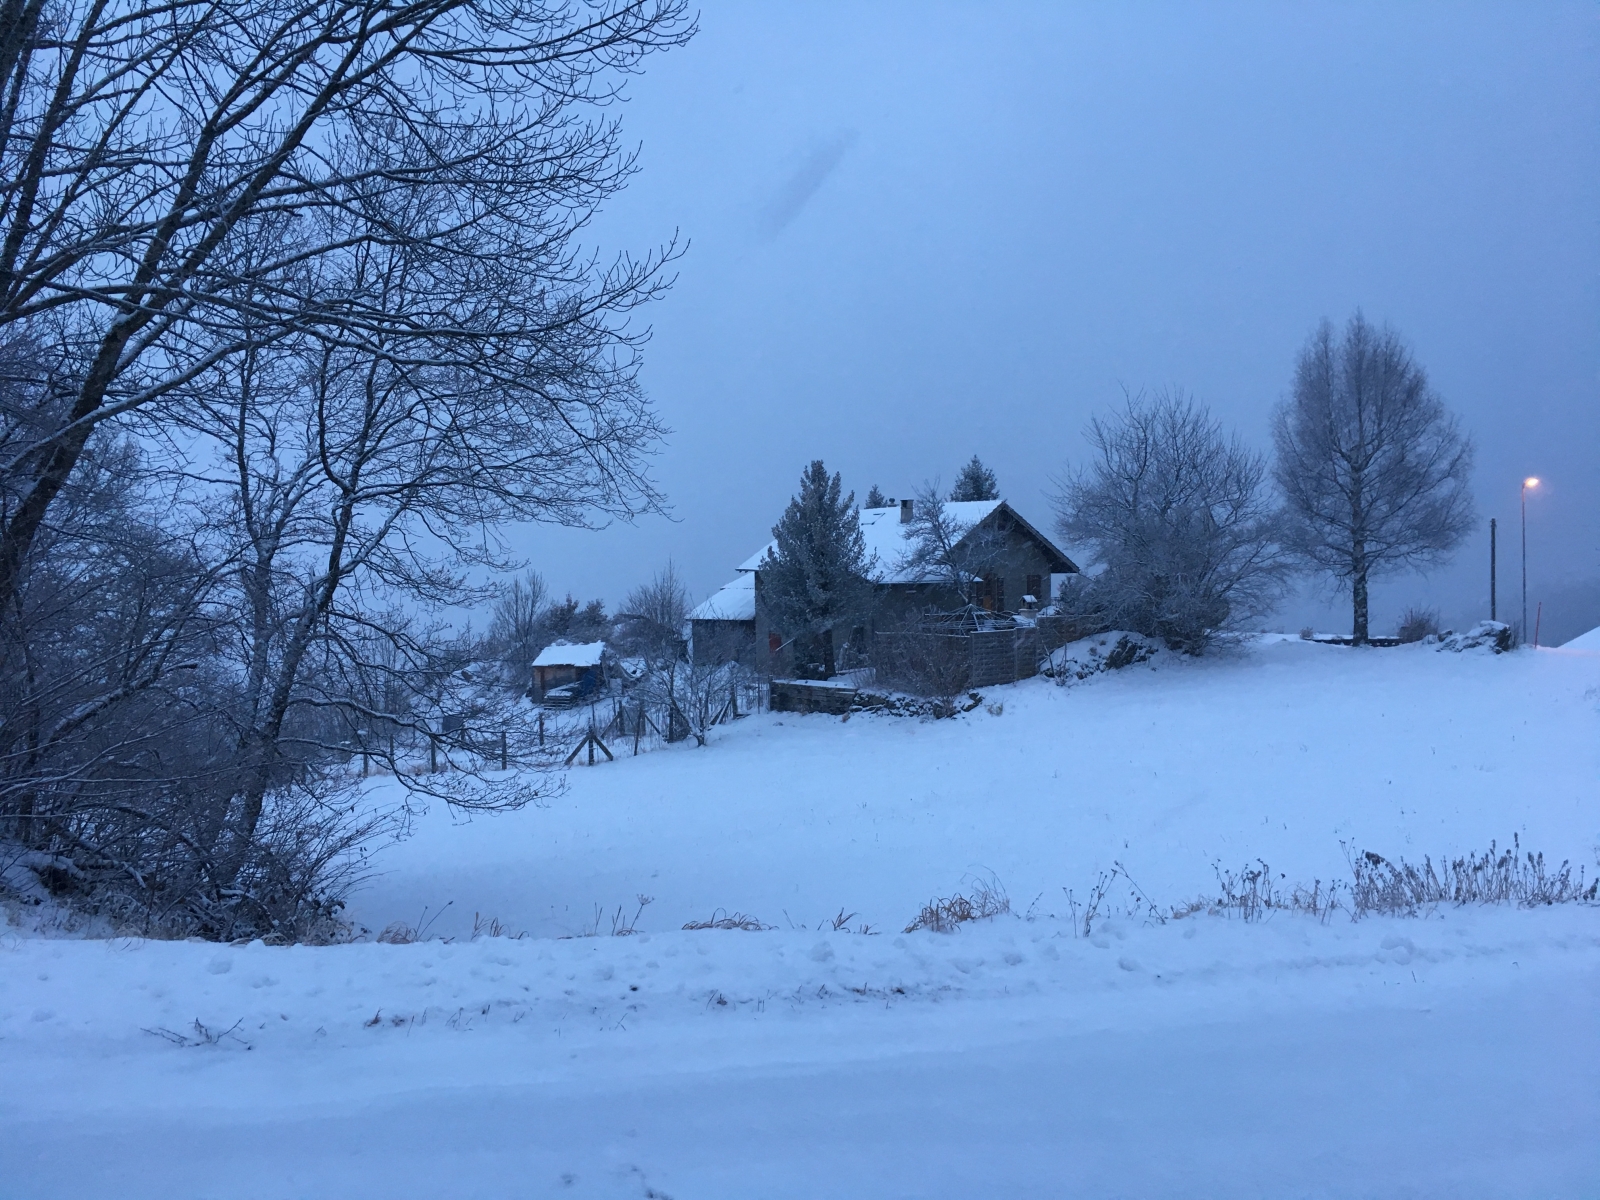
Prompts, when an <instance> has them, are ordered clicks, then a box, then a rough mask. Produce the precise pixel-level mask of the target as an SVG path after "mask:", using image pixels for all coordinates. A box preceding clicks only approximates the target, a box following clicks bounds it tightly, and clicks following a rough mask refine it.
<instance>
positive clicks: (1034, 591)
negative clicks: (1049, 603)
mask: <svg viewBox="0 0 1600 1200" xmlns="http://www.w3.org/2000/svg"><path fill="white" fill-rule="evenodd" d="M1043 586H1044V576H1042V575H1029V576H1028V587H1027V592H1028V595H1030V596H1032V597H1033V598H1034V599H1035V600H1039V601H1043V600H1044V599H1046V597H1045V595H1044V593H1043V592H1041V591H1040V590H1039V589H1040V588H1042V587H1043Z"/></svg>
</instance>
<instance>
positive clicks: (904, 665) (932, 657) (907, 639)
mask: <svg viewBox="0 0 1600 1200" xmlns="http://www.w3.org/2000/svg"><path fill="white" fill-rule="evenodd" d="M872 653H873V660H874V663H873V665H874V666H875V667H876V668H877V672H878V679H879V680H880V681H881V682H883V683H884V684H887V685H888V686H889V687H891V688H894V689H895V690H896V691H901V692H906V693H908V694H910V695H912V696H921V697H924V698H926V699H929V700H933V701H935V702H936V711H935V713H934V715H936V716H951V715H953V714H954V713H955V712H956V711H957V705H956V698H957V697H958V696H960V695H962V694H963V693H964V692H966V691H967V690H968V686H969V684H970V682H971V679H972V645H971V640H970V639H969V638H966V637H963V636H961V635H959V634H945V633H928V632H924V631H921V630H920V629H918V628H916V627H915V626H914V624H913V625H908V626H907V627H906V628H904V629H900V630H896V631H894V632H891V633H883V634H879V635H878V636H877V637H876V638H874V639H873V651H872Z"/></svg>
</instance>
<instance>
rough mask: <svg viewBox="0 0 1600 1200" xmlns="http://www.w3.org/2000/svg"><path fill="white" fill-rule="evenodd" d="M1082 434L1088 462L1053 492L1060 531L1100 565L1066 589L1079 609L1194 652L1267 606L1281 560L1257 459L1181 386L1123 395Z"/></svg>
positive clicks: (1278, 581) (1275, 591)
mask: <svg viewBox="0 0 1600 1200" xmlns="http://www.w3.org/2000/svg"><path fill="white" fill-rule="evenodd" d="M1087 436H1088V439H1089V442H1090V444H1091V445H1092V446H1093V447H1094V449H1095V452H1096V454H1095V459H1094V461H1093V463H1092V464H1091V465H1090V466H1089V467H1088V468H1087V469H1085V470H1079V471H1077V472H1075V473H1072V474H1070V475H1068V476H1067V477H1066V478H1065V479H1064V480H1062V482H1061V486H1060V489H1059V492H1058V494H1057V496H1056V518H1057V521H1056V524H1057V528H1058V529H1059V530H1060V532H1061V534H1062V536H1063V537H1065V538H1067V539H1069V540H1071V541H1073V542H1077V543H1079V544H1084V545H1087V546H1089V547H1090V548H1091V549H1092V550H1093V551H1094V555H1095V558H1096V559H1097V560H1098V562H1099V564H1100V565H1101V568H1102V569H1101V571H1100V572H1099V574H1097V575H1095V576H1094V577H1092V578H1085V579H1084V580H1083V581H1082V582H1081V583H1079V584H1078V585H1077V586H1076V587H1075V588H1074V589H1072V590H1071V591H1070V592H1068V593H1067V594H1066V595H1065V597H1064V600H1063V602H1064V603H1066V604H1067V605H1069V607H1072V608H1074V609H1076V610H1077V611H1076V615H1079V616H1081V617H1084V618H1087V619H1088V620H1090V621H1091V622H1092V623H1097V624H1099V625H1101V626H1102V627H1103V628H1116V629H1126V630H1129V631H1131V632H1134V633H1141V634H1144V635H1146V636H1147V637H1159V638H1162V639H1164V640H1165V641H1166V642H1167V644H1168V645H1169V646H1171V647H1172V648H1173V649H1181V650H1185V651H1188V652H1190V653H1199V652H1201V651H1202V650H1203V649H1204V648H1205V647H1206V646H1207V644H1208V643H1209V642H1210V641H1211V639H1212V638H1213V637H1214V636H1215V635H1216V634H1218V633H1222V632H1225V631H1227V630H1230V629H1236V628H1238V627H1240V626H1241V625H1242V624H1243V623H1245V622H1248V621H1249V620H1251V619H1253V618H1256V617H1259V616H1261V615H1262V614H1263V613H1265V612H1267V611H1269V610H1270V609H1271V607H1272V605H1273V604H1274V603H1275V602H1276V600H1277V599H1278V597H1279V595H1280V594H1281V589H1282V584H1283V578H1284V564H1283V559H1282V554H1281V552H1280V550H1279V548H1278V544H1277V522H1276V518H1275V514H1274V513H1273V510H1272V504H1271V501H1270V498H1269V497H1268V495H1267V494H1266V490H1265V489H1264V487H1263V486H1262V485H1263V482H1264V480H1265V477H1266V464H1265V462H1264V461H1263V459H1262V457H1261V456H1260V455H1259V454H1256V453H1254V452H1253V451H1251V450H1249V449H1247V448H1246V447H1245V446H1244V445H1243V444H1242V443H1241V442H1240V441H1239V439H1238V437H1237V436H1233V437H1229V436H1226V435H1225V434H1224V433H1223V431H1222V427H1221V425H1220V424H1219V423H1218V422H1216V421H1215V420H1213V419H1212V417H1211V415H1210V413H1209V412H1208V411H1207V410H1206V409H1205V408H1203V407H1201V406H1199V405H1197V404H1195V403H1194V401H1193V400H1192V399H1190V398H1188V397H1186V396H1184V395H1183V394H1182V393H1177V392H1163V393H1160V394H1157V395H1156V396H1153V397H1149V398H1146V397H1145V396H1143V395H1139V396H1133V397H1129V398H1128V400H1127V402H1126V405H1125V407H1124V408H1123V410H1122V411H1121V412H1118V413H1115V414H1113V415H1112V416H1110V417H1107V418H1105V419H1100V418H1096V419H1095V420H1093V421H1091V422H1090V424H1089V428H1088V431H1087Z"/></svg>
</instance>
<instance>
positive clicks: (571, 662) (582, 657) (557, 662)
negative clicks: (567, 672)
mask: <svg viewBox="0 0 1600 1200" xmlns="http://www.w3.org/2000/svg"><path fill="white" fill-rule="evenodd" d="M605 649H606V644H605V643H604V642H579V643H577V644H575V645H574V644H568V643H563V642H558V643H557V644H556V645H554V646H546V647H545V648H544V649H543V650H541V651H539V657H538V658H536V659H534V660H533V665H534V666H536V667H598V666H599V665H600V656H601V655H602V654H604V653H605Z"/></svg>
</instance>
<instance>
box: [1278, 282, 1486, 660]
mask: <svg viewBox="0 0 1600 1200" xmlns="http://www.w3.org/2000/svg"><path fill="white" fill-rule="evenodd" d="M1272 438H1273V442H1274V444H1275V446H1276V448H1277V462H1276V464H1275V466H1274V471H1273V473H1274V475H1275V477H1276V479H1277V483H1278V488H1279V490H1280V491H1281V492H1282V493H1283V499H1284V512H1285V515H1286V518H1287V519H1286V522H1285V531H1284V532H1285V541H1286V544H1287V545H1288V546H1289V547H1290V548H1291V549H1292V550H1293V551H1294V553H1295V554H1296V556H1297V557H1298V558H1299V559H1300V560H1301V561H1302V562H1304V563H1305V564H1306V565H1308V566H1310V567H1312V568H1313V569H1315V570H1318V571H1321V572H1323V573H1324V574H1326V575H1328V576H1330V577H1331V578H1332V579H1333V580H1334V581H1335V582H1336V583H1337V584H1338V585H1339V586H1340V587H1342V588H1349V589H1350V597H1351V606H1352V609H1353V617H1352V627H1351V633H1352V636H1353V638H1354V640H1355V641H1356V642H1357V643H1360V642H1365V641H1366V640H1367V637H1368V619H1367V607H1368V594H1367V588H1368V580H1369V579H1370V578H1371V577H1372V576H1374V575H1376V574H1381V573H1383V572H1386V571H1394V570H1399V569H1402V568H1405V567H1419V566H1428V565H1430V564H1434V563H1438V562H1441V561H1443V560H1444V559H1445V558H1446V557H1447V556H1448V555H1449V554H1450V552H1451V551H1452V550H1454V549H1455V547H1456V546H1458V545H1459V544H1460V543H1461V539H1462V538H1463V537H1465V536H1466V534H1467V532H1468V530H1470V529H1471V527H1472V523H1473V520H1474V517H1473V506H1472V497H1471V493H1470V491H1469V480H1470V477H1471V474H1472V441H1471V439H1470V438H1469V437H1467V436H1466V435H1465V434H1463V433H1462V432H1461V428H1460V425H1459V424H1458V423H1457V421H1456V419H1455V417H1453V416H1452V415H1451V414H1450V413H1449V412H1448V411H1447V410H1446V409H1445V406H1444V404H1443V402H1442V401H1441V400H1440V399H1439V397H1438V395H1437V393H1435V392H1434V390H1433V388H1432V387H1431V386H1429V384H1428V377H1427V374H1426V373H1425V372H1424V371H1423V369H1422V367H1420V366H1419V365H1418V364H1417V362H1416V360H1415V359H1414V358H1413V357H1412V355H1411V351H1410V350H1409V349H1408V348H1407V347H1406V345H1405V343H1404V342H1403V341H1401V339H1400V336H1399V335H1398V334H1397V333H1395V331H1394V330H1392V329H1390V328H1388V327H1387V326H1384V327H1381V328H1379V327H1374V326H1372V325H1370V324H1368V323H1367V321H1366V319H1365V318H1364V317H1362V315H1361V314H1360V313H1359V312H1358V313H1357V314H1356V315H1355V316H1353V317H1352V318H1350V322H1349V324H1348V325H1346V326H1345V331H1344V336H1343V337H1342V338H1341V337H1337V336H1336V335H1335V333H1334V330H1333V326H1332V325H1331V324H1330V323H1329V322H1327V321H1324V322H1323V323H1322V325H1321V326H1320V327H1319V328H1318V329H1317V331H1316V332H1315V333H1314V334H1312V336H1311V340H1310V341H1309V342H1308V343H1307V345H1306V347H1305V349H1304V350H1302V351H1301V353H1300V359H1299V362H1298V363H1297V364H1296V367H1295V376H1294V390H1293V392H1292V393H1291V394H1290V396H1289V398H1288V399H1287V400H1286V401H1284V403H1283V404H1282V405H1280V406H1279V408H1278V410H1277V412H1276V413H1275V414H1274V415H1273V421H1272Z"/></svg>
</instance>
